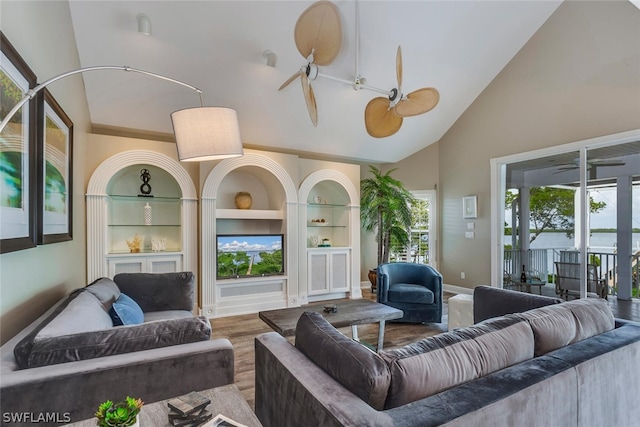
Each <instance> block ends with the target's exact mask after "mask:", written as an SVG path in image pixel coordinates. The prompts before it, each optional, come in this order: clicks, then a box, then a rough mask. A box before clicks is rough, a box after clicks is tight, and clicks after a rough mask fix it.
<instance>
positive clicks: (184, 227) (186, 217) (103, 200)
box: [86, 150, 198, 282]
mask: <svg viewBox="0 0 640 427" xmlns="http://www.w3.org/2000/svg"><path fill="white" fill-rule="evenodd" d="M144 165H151V166H155V167H157V168H159V169H161V170H162V171H164V172H166V173H167V174H168V175H170V176H171V177H172V179H174V180H175V183H173V184H172V186H175V185H177V187H179V192H180V193H181V194H180V195H179V196H177V200H176V202H175V203H178V204H179V217H180V218H179V220H180V223H181V224H180V227H179V230H180V231H179V237H180V238H181V240H182V241H181V246H180V248H179V251H175V252H172V253H171V254H170V256H171V259H176V260H178V261H177V262H175V263H174V264H173V265H178V266H180V269H181V270H185V271H192V272H194V273H196V274H197V271H198V270H197V269H198V264H197V215H198V210H197V204H198V198H197V193H196V188H195V185H194V184H193V181H192V179H191V177H190V176H189V174H188V173H187V171H186V170H185V169H184V168H183V167H182V166H181V165H180V163H178V162H177V161H175V160H173V159H171V158H170V157H167V156H165V155H163V154H160V153H156V152H153V151H145V150H131V151H125V152H122V153H118V154H116V155H114V156H112V157H110V158H108V159H107V160H105V161H104V162H102V163H101V164H100V165H99V166H98V167H97V168H96V170H95V171H94V172H93V174H92V175H91V178H90V180H89V184H88V185H87V194H86V198H87V280H88V282H92V281H93V280H95V279H98V278H100V277H109V276H110V274H109V273H110V271H109V259H110V257H112V254H110V251H111V250H110V244H109V240H110V232H109V226H110V216H112V215H113V212H111V211H110V210H111V209H112V208H113V206H111V205H110V200H111V199H112V195H111V194H109V189H110V187H111V186H110V183H111V182H112V179H114V178H115V179H117V178H118V177H119V176H121V175H122V173H123V171H124V170H125V169H127V168H131V167H134V166H135V167H138V166H144ZM152 180H153V177H152ZM152 182H153V181H152ZM156 188H157V187H156ZM158 190H160V189H158ZM149 200H151V199H149ZM135 230H136V226H135V225H133V226H132V233H133V231H135ZM117 256H118V257H130V258H131V259H133V258H134V257H136V259H142V258H145V261H146V262H152V261H153V258H154V257H155V258H158V257H160V258H158V259H162V258H163V257H164V258H167V257H168V256H169V254H168V253H166V252H161V251H160V252H153V253H140V254H118V255H117ZM157 265H158V266H162V265H163V264H162V262H159V263H158V264H157Z"/></svg>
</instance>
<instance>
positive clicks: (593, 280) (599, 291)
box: [555, 261, 608, 300]
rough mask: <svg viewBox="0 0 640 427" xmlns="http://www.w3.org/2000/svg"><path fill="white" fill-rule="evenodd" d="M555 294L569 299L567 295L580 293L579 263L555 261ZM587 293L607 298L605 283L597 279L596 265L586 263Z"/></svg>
mask: <svg viewBox="0 0 640 427" xmlns="http://www.w3.org/2000/svg"><path fill="white" fill-rule="evenodd" d="M555 264H556V294H558V295H559V296H560V297H562V298H564V299H565V300H566V299H569V296H570V295H572V296H579V295H580V264H579V263H575V262H558V261H556V263H555ZM587 293H591V294H594V295H597V296H599V297H600V298H605V299H606V298H607V294H608V292H607V285H606V283H605V281H604V280H601V279H598V270H597V266H596V265H594V264H587Z"/></svg>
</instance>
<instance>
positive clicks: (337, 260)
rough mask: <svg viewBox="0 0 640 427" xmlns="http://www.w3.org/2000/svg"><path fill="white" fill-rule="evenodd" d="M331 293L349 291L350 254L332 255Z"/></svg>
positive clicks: (334, 253) (339, 253)
mask: <svg viewBox="0 0 640 427" xmlns="http://www.w3.org/2000/svg"><path fill="white" fill-rule="evenodd" d="M329 271H330V274H331V282H330V283H331V286H330V287H331V291H348V290H349V252H347V251H339V252H332V253H331V267H330V270H329Z"/></svg>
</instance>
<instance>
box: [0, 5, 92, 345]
mask: <svg viewBox="0 0 640 427" xmlns="http://www.w3.org/2000/svg"><path fill="white" fill-rule="evenodd" d="M0 27H1V28H2V32H3V33H4V34H5V35H6V36H7V38H8V39H9V41H10V42H11V44H13V46H14V47H15V48H16V50H17V51H18V53H19V54H20V55H21V56H22V58H23V59H24V60H25V61H26V63H27V64H28V65H29V67H30V68H31V69H32V70H33V72H34V73H35V74H36V76H37V77H38V82H42V81H44V80H46V79H49V78H50V77H53V76H55V75H58V74H61V73H63V72H66V71H69V70H73V69H76V68H79V67H80V61H79V59H78V54H77V51H76V42H75V38H74V34H73V28H72V26H71V16H70V13H69V6H68V3H67V2H66V1H62V2H61V1H6V0H3V1H2V2H1V3H0ZM49 90H50V91H51V93H52V94H53V96H54V97H55V98H56V100H57V101H58V103H59V104H60V106H61V107H62V108H63V109H64V111H65V112H66V113H67V115H68V116H69V117H70V118H71V120H72V121H73V123H74V131H75V132H74V153H73V154H74V168H73V169H74V170H73V174H74V178H75V181H74V185H73V187H74V188H73V240H72V241H69V242H63V243H55V244H50V245H44V246H38V247H36V248H33V249H27V250H23V251H18V252H12V253H7V254H2V255H0V324H1V329H0V334H1V335H0V340H1V341H2V342H5V341H6V340H7V339H9V338H11V336H13V335H14V334H15V333H16V332H18V331H19V330H20V329H22V328H23V327H24V326H25V325H27V324H29V323H30V322H31V321H32V320H33V319H35V318H36V317H37V316H39V315H40V314H42V313H43V312H44V311H45V310H46V309H48V308H49V307H50V306H51V304H52V303H53V302H55V301H56V300H58V299H59V298H60V297H61V296H63V295H64V294H66V293H67V292H68V291H69V290H71V289H74V288H77V287H81V286H84V285H85V240H86V237H85V226H84V224H85V219H84V218H85V207H84V176H85V175H86V169H85V164H84V157H85V153H86V134H87V132H88V130H89V115H88V110H87V105H86V97H85V93H84V86H83V84H82V78H81V77H79V76H72V77H69V78H66V79H63V80H61V81H59V82H56V83H54V84H52V85H51V86H49Z"/></svg>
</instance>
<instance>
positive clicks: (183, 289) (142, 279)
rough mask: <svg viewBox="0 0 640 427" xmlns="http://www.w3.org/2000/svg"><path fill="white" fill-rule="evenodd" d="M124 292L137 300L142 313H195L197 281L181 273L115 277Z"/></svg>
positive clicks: (118, 275)
mask: <svg viewBox="0 0 640 427" xmlns="http://www.w3.org/2000/svg"><path fill="white" fill-rule="evenodd" d="M113 281H114V282H116V284H117V285H118V288H120V292H123V293H125V294H127V295H129V296H130V297H131V298H133V299H134V300H135V301H136V302H137V303H138V305H139V306H140V308H141V309H142V311H144V312H145V313H146V312H147V311H164V310H187V311H191V310H193V306H194V304H195V277H194V275H193V273H191V272H189V271H183V272H178V273H161V274H154V273H120V274H116V275H115V276H114V277H113Z"/></svg>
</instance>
